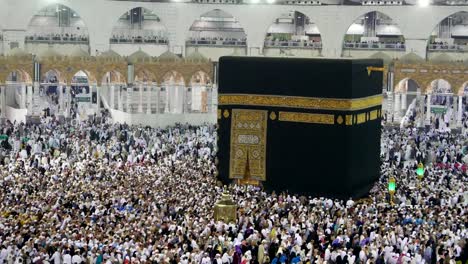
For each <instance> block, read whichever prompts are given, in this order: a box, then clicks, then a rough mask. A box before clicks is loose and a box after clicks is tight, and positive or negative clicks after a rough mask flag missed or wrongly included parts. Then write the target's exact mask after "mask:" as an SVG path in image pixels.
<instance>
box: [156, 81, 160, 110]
mask: <svg viewBox="0 0 468 264" xmlns="http://www.w3.org/2000/svg"><path fill="white" fill-rule="evenodd" d="M155 88H156V114H159V113H160V110H159V104H160V103H161V87H158V86H156V87H155Z"/></svg>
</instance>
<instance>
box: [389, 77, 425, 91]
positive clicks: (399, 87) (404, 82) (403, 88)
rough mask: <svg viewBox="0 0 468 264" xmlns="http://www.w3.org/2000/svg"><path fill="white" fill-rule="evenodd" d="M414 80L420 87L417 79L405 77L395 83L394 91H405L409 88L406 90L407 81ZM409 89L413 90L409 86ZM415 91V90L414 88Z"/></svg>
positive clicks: (419, 87)
mask: <svg viewBox="0 0 468 264" xmlns="http://www.w3.org/2000/svg"><path fill="white" fill-rule="evenodd" d="M410 81H412V82H414V83H415V84H416V86H417V87H418V89H420V90H421V89H422V87H421V85H420V84H419V83H418V81H416V80H415V79H413V78H409V77H406V78H404V79H402V80H400V81H399V82H398V83H397V84H396V85H395V89H394V91H395V93H407V92H408V91H409V90H408V82H410ZM409 89H410V90H413V89H411V88H409ZM416 91H417V90H416ZM416 91H409V92H416Z"/></svg>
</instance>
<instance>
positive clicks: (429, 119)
mask: <svg viewBox="0 0 468 264" xmlns="http://www.w3.org/2000/svg"><path fill="white" fill-rule="evenodd" d="M426 121H428V122H429V121H431V94H427V102H426Z"/></svg>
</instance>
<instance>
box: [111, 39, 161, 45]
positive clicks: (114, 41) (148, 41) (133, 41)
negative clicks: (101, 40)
mask: <svg viewBox="0 0 468 264" xmlns="http://www.w3.org/2000/svg"><path fill="white" fill-rule="evenodd" d="M110 43H111V44H154V45H167V44H168V43H169V40H168V39H162V38H161V39H143V38H131V39H128V38H111V39H110Z"/></svg>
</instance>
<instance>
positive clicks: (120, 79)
mask: <svg viewBox="0 0 468 264" xmlns="http://www.w3.org/2000/svg"><path fill="white" fill-rule="evenodd" d="M101 82H102V84H119V85H123V84H126V83H127V80H126V79H125V76H124V75H123V74H121V73H120V72H119V71H117V70H109V71H106V72H105V73H104V75H103V76H102V81H101Z"/></svg>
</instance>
